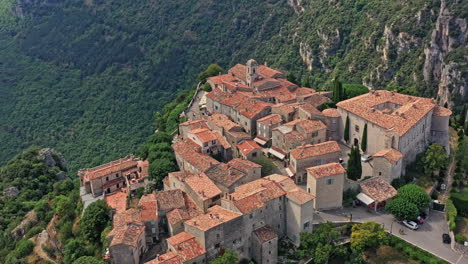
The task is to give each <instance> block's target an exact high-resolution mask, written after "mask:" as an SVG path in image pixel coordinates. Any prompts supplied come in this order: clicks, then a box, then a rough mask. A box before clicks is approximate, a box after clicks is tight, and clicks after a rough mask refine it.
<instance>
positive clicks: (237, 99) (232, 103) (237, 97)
mask: <svg viewBox="0 0 468 264" xmlns="http://www.w3.org/2000/svg"><path fill="white" fill-rule="evenodd" d="M220 99H221V100H220ZM220 99H217V101H218V102H220V104H223V105H226V106H229V107H233V108H235V107H237V106H238V105H240V104H241V103H243V102H245V101H248V100H249V99H250V98H249V97H248V96H247V95H246V94H244V93H240V92H236V93H233V94H228V96H226V97H224V98H220Z"/></svg>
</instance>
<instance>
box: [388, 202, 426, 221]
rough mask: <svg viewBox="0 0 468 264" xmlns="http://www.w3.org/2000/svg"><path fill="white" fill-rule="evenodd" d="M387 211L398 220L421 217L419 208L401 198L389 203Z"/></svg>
mask: <svg viewBox="0 0 468 264" xmlns="http://www.w3.org/2000/svg"><path fill="white" fill-rule="evenodd" d="M385 209H386V210H387V211H389V212H390V213H391V214H393V215H394V216H395V217H396V218H397V219H398V220H408V219H409V220H412V219H416V217H418V215H419V208H418V207H417V206H416V205H415V204H412V203H408V202H407V201H406V200H404V199H401V198H395V199H393V200H391V201H389V202H388V203H387V205H386V206H385Z"/></svg>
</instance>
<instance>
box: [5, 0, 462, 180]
mask: <svg viewBox="0 0 468 264" xmlns="http://www.w3.org/2000/svg"><path fill="white" fill-rule="evenodd" d="M467 9H468V7H467V6H466V4H463V3H462V1H459V0H451V1H448V0H447V1H446V0H443V1H424V0H410V1H408V0H393V1H390V0H372V1H368V0H354V1H351V0H327V1H321V0H258V1H250V0H236V1H234V0H229V1H214V0H171V1H163V0H138V1H125V0H107V1H103V0H0V116H1V117H2V120H3V121H4V122H2V124H1V125H0V141H1V142H6V143H7V144H5V145H6V146H5V148H4V149H2V151H1V152H0V163H1V162H4V161H6V160H7V159H8V158H10V157H12V156H13V155H14V154H16V153H18V152H19V151H21V150H22V149H24V148H26V147H28V146H30V145H32V144H35V145H41V146H51V147H54V148H55V149H57V150H59V151H60V152H62V153H63V154H64V156H65V157H66V159H67V160H69V161H70V169H71V171H73V170H76V169H78V168H81V167H90V166H94V165H98V164H100V163H103V162H106V161H109V160H112V159H116V158H118V157H119V156H123V155H126V154H128V153H131V152H134V153H135V152H136V151H137V150H138V149H139V147H140V145H141V144H142V143H143V142H144V140H145V139H146V137H147V136H148V135H150V134H151V133H152V131H151V127H153V125H152V123H153V120H154V113H155V112H156V111H159V110H161V108H162V107H163V106H164V105H165V104H166V103H168V102H170V101H171V100H172V99H174V98H175V95H176V94H177V92H179V91H182V90H187V89H190V88H193V84H194V83H195V81H196V77H197V73H199V72H201V71H202V70H203V69H205V68H206V66H207V65H209V64H211V63H217V64H219V65H221V66H222V67H223V68H224V69H227V68H229V67H231V66H233V65H234V64H236V63H244V62H245V61H246V60H247V59H249V58H255V59H256V60H257V61H259V62H264V61H265V62H268V64H269V66H271V67H273V68H277V69H279V70H282V71H285V72H291V73H293V74H294V75H295V76H296V77H297V79H298V80H299V82H301V83H302V84H305V83H310V84H311V86H312V88H316V89H328V87H329V86H330V83H331V80H333V79H334V78H339V79H341V80H342V81H343V82H345V83H357V84H364V85H366V86H367V87H370V88H376V89H398V90H400V91H404V92H408V93H414V94H417V95H421V96H428V97H429V96H431V97H437V98H438V100H439V102H440V103H441V104H445V103H447V105H449V106H450V107H452V109H454V110H455V111H456V110H457V109H459V108H460V107H459V106H461V104H462V102H466V98H467V97H466V92H467V89H468V88H467V78H466V76H467V75H466V72H467V71H466V68H467V66H466V58H467V50H466V39H467V29H466V17H467V13H468V11H467Z"/></svg>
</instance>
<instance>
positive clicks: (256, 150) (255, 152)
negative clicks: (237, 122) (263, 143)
mask: <svg viewBox="0 0 468 264" xmlns="http://www.w3.org/2000/svg"><path fill="white" fill-rule="evenodd" d="M237 152H238V153H239V157H241V158H242V159H245V160H253V159H256V158H259V157H261V155H262V148H261V147H260V146H259V145H258V144H257V143H256V142H255V141H253V140H251V139H248V140H244V141H242V142H241V143H240V144H238V145H237Z"/></svg>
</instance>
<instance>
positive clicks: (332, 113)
mask: <svg viewBox="0 0 468 264" xmlns="http://www.w3.org/2000/svg"><path fill="white" fill-rule="evenodd" d="M322 114H323V115H324V116H325V124H326V125H327V140H335V141H340V140H341V137H340V125H341V124H342V123H343V122H342V121H341V115H340V114H339V113H338V110H337V109H335V108H328V109H324V110H323V111H322Z"/></svg>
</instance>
